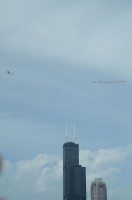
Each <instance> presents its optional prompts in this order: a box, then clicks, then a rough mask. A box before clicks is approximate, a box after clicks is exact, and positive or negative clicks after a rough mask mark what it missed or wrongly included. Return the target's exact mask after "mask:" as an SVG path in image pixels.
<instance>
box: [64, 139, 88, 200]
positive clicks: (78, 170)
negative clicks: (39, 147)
mask: <svg viewBox="0 0 132 200" xmlns="http://www.w3.org/2000/svg"><path fill="white" fill-rule="evenodd" d="M63 200H86V169H85V167H82V166H81V165H79V145H78V144H76V143H74V142H66V143H65V144H64V145H63Z"/></svg>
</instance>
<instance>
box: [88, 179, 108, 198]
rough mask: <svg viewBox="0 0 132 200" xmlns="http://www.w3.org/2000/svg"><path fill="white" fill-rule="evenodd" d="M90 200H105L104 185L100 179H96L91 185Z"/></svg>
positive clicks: (105, 191)
mask: <svg viewBox="0 0 132 200" xmlns="http://www.w3.org/2000/svg"><path fill="white" fill-rule="evenodd" d="M91 200H107V188H106V184H105V183H104V182H103V181H102V179H101V178H96V179H95V180H94V181H93V182H92V183H91Z"/></svg>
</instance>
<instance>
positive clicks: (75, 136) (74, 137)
mask: <svg viewBox="0 0 132 200" xmlns="http://www.w3.org/2000/svg"><path fill="white" fill-rule="evenodd" d="M76 140H77V138H76V126H75V124H74V141H75V142H76Z"/></svg>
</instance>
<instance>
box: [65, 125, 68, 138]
mask: <svg viewBox="0 0 132 200" xmlns="http://www.w3.org/2000/svg"><path fill="white" fill-rule="evenodd" d="M67 130H68V128H67V124H66V133H65V140H66V142H67V140H68V131H67Z"/></svg>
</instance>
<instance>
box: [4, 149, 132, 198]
mask: <svg viewBox="0 0 132 200" xmlns="http://www.w3.org/2000/svg"><path fill="white" fill-rule="evenodd" d="M131 153H132V148H131V146H129V147H124V148H114V149H103V150H98V151H90V150H81V152H80V163H81V164H82V165H83V166H86V168H87V187H89V185H90V182H91V181H92V180H93V179H94V178H96V177H102V178H104V179H105V180H107V178H109V179H112V177H114V175H115V174H118V173H120V171H121V169H120V167H119V166H118V165H117V164H118V163H121V162H123V161H124V160H126V159H127V157H128V156H129V155H130V154H131ZM115 164H116V166H114V165H115ZM1 179H2V180H1V186H0V188H1V189H0V190H1V194H3V195H5V197H7V198H9V199H10V200H12V199H14V200H17V199H18V198H19V199H21V200H23V199H26V197H27V196H28V197H30V198H32V199H33V200H34V199H35V198H38V199H40V200H41V199H44V198H47V199H53V198H55V199H57V200H59V198H62V160H61V159H60V157H59V156H55V155H45V154H41V155H38V156H36V157H35V158H33V159H29V160H22V161H18V162H9V161H5V170H4V173H3V176H2V177H1ZM111 187H112V186H111ZM88 189H89V188H88ZM128 199H129V198H128Z"/></svg>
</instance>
